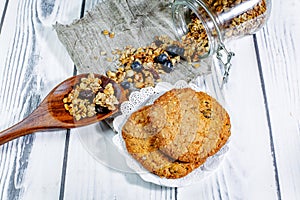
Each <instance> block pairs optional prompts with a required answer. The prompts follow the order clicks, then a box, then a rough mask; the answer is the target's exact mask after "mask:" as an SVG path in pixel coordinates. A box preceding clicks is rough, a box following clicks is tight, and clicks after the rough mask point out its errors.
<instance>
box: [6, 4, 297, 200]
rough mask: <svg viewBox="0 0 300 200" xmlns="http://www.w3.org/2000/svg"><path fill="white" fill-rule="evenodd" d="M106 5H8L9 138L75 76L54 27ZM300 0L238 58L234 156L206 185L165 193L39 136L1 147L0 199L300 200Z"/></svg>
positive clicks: (229, 92)
mask: <svg viewBox="0 0 300 200" xmlns="http://www.w3.org/2000/svg"><path fill="white" fill-rule="evenodd" d="M96 3H97V0H94V1H93V0H86V1H85V0H68V1H65V0H56V1H54V0H47V1H46V0H43V1H41V0H1V2H0V20H1V21H0V114H1V115H0V116H1V119H0V130H3V129H6V128H8V127H9V126H11V125H13V124H15V123H16V122H18V121H20V120H21V119H23V118H24V117H26V116H27V115H28V114H30V113H31V112H32V111H33V110H34V109H35V108H36V107H37V105H38V104H39V103H40V102H41V100H42V99H43V98H44V97H45V96H46V95H47V93H48V92H49V91H50V90H51V89H52V88H53V87H54V86H55V85H56V84H58V83H59V82H61V81H62V80H64V79H65V78H67V77H69V76H71V75H72V74H73V73H74V64H73V62H72V60H71V59H70V57H69V56H68V54H67V52H66V49H65V48H64V47H63V45H62V44H61V43H60V42H59V40H58V38H57V35H56V33H55V31H54V30H53V27H52V25H53V24H54V23H55V22H56V21H59V22H60V23H65V24H67V23H70V22H72V21H73V20H74V19H78V18H80V17H82V16H83V15H84V13H85V11H87V10H90V9H91V8H92V7H93V6H95V4H96ZM299 7H300V2H299V1H298V0H290V1H283V0H278V1H273V8H272V14H271V18H270V20H269V22H268V24H267V26H265V27H264V28H263V29H262V30H261V31H260V32H258V33H257V34H256V35H253V36H248V37H246V38H242V39H239V40H237V41H233V42H231V43H229V46H230V48H231V50H234V51H235V52H236V56H235V57H234V60H233V67H232V70H231V75H230V80H229V83H228V85H227V88H226V89H225V91H224V92H225V95H226V99H227V102H228V107H229V111H230V114H231V120H232V124H233V133H232V137H231V141H230V151H229V152H228V153H227V155H226V157H225V159H224V160H223V162H222V164H221V165H220V166H219V168H218V169H217V170H216V171H215V172H214V173H212V175H211V176H209V177H207V178H205V179H204V180H203V181H201V182H199V183H197V184H195V185H191V186H187V187H182V188H169V187H162V186H158V185H155V184H152V183H147V182H145V181H143V180H142V179H141V178H140V177H139V176H138V175H135V174H126V173H120V172H118V171H115V170H113V169H110V168H108V167H106V166H104V165H102V164H101V163H99V162H97V161H95V159H93V158H92V156H90V154H89V153H87V151H86V150H85V148H84V147H83V146H82V144H81V142H80V140H79V138H78V135H77V134H76V133H73V132H74V130H67V131H54V132H38V133H35V134H32V135H28V136H25V137H22V138H19V139H16V140H14V141H11V142H9V143H7V144H4V145H2V146H0V199H3V200H6V199H8V200H11V199H24V200H25V199H26V200H27V199H28V200H32V199H72V200H73V199H144V200H147V199H149V200H150V199H151V200H152V199H168V200H171V199H172V200H176V199H178V200H186V199H243V200H244V199H251V200H252V199H264V200H265V199H268V200H269V199H272V200H273V199H286V200H297V199H300V189H299V186H300V158H299V155H300V45H299V43H300V23H299Z"/></svg>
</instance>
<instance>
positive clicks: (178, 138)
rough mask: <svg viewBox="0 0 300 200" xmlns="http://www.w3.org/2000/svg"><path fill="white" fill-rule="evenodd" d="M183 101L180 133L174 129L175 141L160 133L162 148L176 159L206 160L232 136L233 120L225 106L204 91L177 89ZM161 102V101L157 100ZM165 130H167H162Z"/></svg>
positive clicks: (189, 160)
mask: <svg viewBox="0 0 300 200" xmlns="http://www.w3.org/2000/svg"><path fill="white" fill-rule="evenodd" d="M174 93H175V94H176V97H177V98H178V99H179V102H180V113H178V115H181V121H178V124H179V125H180V130H179V132H173V134H174V136H173V137H172V139H173V140H170V138H171V137H169V139H168V141H167V142H165V141H161V140H165V138H162V137H160V134H158V137H159V138H158V140H160V141H161V142H160V144H165V145H160V147H159V149H160V150H161V151H162V152H164V153H165V154H167V155H169V156H170V157H172V158H173V159H174V160H179V161H182V162H202V160H203V159H206V158H207V157H208V156H211V155H213V154H215V153H216V152H217V151H218V150H219V149H220V148H221V147H222V146H223V145H224V144H225V143H226V141H227V139H228V138H229V136H230V120H229V115H228V113H227V112H226V111H225V109H224V108H223V107H222V106H221V105H220V104H219V103H218V102H217V101H216V100H215V99H214V98H212V97H211V96H209V95H208V94H206V93H204V92H195V91H194V90H192V89H190V88H185V89H175V90H174ZM155 103H157V102H155ZM162 130H163V129H162Z"/></svg>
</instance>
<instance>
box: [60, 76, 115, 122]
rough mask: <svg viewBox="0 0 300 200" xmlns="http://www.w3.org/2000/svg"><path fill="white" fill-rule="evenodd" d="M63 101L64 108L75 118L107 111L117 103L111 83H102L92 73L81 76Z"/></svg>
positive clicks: (111, 109) (112, 108) (78, 118)
mask: <svg viewBox="0 0 300 200" xmlns="http://www.w3.org/2000/svg"><path fill="white" fill-rule="evenodd" d="M63 102H64V107H65V109H66V110H67V111H68V112H69V113H70V115H72V116H73V117H74V118H75V119H76V120H80V119H83V118H87V117H93V116H95V115H96V114H98V113H100V114H104V113H108V112H110V111H113V110H115V109H116V105H118V104H119V102H118V99H117V97H116V96H115V91H114V88H113V85H112V84H111V83H107V84H105V83H103V82H102V80H101V79H100V78H97V77H95V76H94V74H88V76H87V77H84V78H81V79H80V82H79V83H78V84H76V85H75V86H74V88H73V89H72V91H71V92H70V93H69V94H68V95H67V96H66V97H65V98H64V99H63Z"/></svg>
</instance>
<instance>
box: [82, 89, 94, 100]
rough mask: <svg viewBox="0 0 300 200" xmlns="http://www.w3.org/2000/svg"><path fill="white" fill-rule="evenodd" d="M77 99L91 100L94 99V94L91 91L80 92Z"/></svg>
mask: <svg viewBox="0 0 300 200" xmlns="http://www.w3.org/2000/svg"><path fill="white" fill-rule="evenodd" d="M78 97H79V98H80V99H88V100H92V99H93V98H94V97H95V94H94V93H93V91H92V90H81V91H80V92H79V95H78Z"/></svg>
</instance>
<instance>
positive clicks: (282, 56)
mask: <svg viewBox="0 0 300 200" xmlns="http://www.w3.org/2000/svg"><path fill="white" fill-rule="evenodd" d="M299 6H300V2H299V1H296V0H294V1H289V2H284V1H273V9H272V14H271V18H270V21H269V23H268V25H267V27H266V29H264V31H263V32H261V33H260V34H258V35H257V42H258V49H259V52H260V59H261V65H262V67H261V70H262V73H263V74H262V75H263V77H264V86H265V91H266V92H265V93H266V101H267V102H268V109H269V115H270V125H271V128H272V129H271V133H272V136H273V138H274V154H275V156H276V165H277V167H278V179H279V186H280V194H281V197H282V199H300V191H299V189H298V186H299V184H300V171H299V169H300V162H299V154H300V139H299V135H300V82H299V80H300V68H299V66H300V57H299V54H300V47H299V45H298V44H299V42H300V24H299V16H298V8H299Z"/></svg>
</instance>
